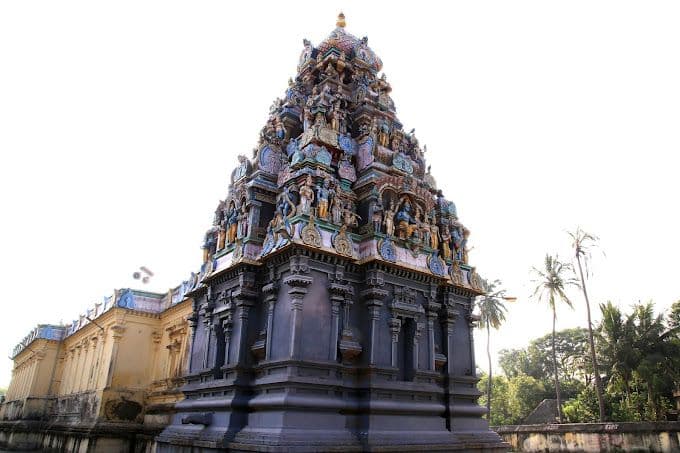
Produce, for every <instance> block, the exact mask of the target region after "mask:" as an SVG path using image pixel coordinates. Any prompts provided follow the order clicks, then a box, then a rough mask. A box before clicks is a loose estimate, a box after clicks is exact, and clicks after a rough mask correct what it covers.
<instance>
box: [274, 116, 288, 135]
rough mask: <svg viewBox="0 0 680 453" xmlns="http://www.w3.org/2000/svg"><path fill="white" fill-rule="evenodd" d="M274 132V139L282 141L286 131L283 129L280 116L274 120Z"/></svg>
mask: <svg viewBox="0 0 680 453" xmlns="http://www.w3.org/2000/svg"><path fill="white" fill-rule="evenodd" d="M274 130H275V133H276V138H278V139H280V140H283V139H284V138H285V137H286V129H285V128H284V127H283V120H282V119H281V115H276V117H275V118H274Z"/></svg>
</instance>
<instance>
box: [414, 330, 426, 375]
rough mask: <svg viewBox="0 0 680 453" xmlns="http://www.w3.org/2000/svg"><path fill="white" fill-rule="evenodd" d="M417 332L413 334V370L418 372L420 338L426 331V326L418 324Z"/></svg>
mask: <svg viewBox="0 0 680 453" xmlns="http://www.w3.org/2000/svg"><path fill="white" fill-rule="evenodd" d="M415 327H416V328H415V331H414V332H413V370H414V371H417V370H418V369H419V366H418V359H419V354H418V352H419V351H418V349H419V348H420V337H421V336H422V334H423V330H424V329H425V325H424V324H423V323H422V322H417V323H416V326H415Z"/></svg>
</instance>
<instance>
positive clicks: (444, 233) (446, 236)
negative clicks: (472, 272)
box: [440, 225, 451, 260]
mask: <svg viewBox="0 0 680 453" xmlns="http://www.w3.org/2000/svg"><path fill="white" fill-rule="evenodd" d="M440 234H441V238H442V244H441V245H442V258H444V259H445V260H450V259H451V233H450V231H449V227H448V226H447V225H444V227H443V228H442V229H441V232H440Z"/></svg>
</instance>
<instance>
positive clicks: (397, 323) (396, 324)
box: [389, 317, 401, 367]
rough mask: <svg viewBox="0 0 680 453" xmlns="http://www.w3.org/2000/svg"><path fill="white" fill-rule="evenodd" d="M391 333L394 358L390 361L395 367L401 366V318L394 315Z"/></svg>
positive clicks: (391, 322) (391, 321)
mask: <svg viewBox="0 0 680 453" xmlns="http://www.w3.org/2000/svg"><path fill="white" fill-rule="evenodd" d="M389 325H390V333H391V334H392V359H391V361H390V363H391V365H392V366H393V367H397V366H399V331H400V330H401V319H399V318H396V317H393V318H390V322H389Z"/></svg>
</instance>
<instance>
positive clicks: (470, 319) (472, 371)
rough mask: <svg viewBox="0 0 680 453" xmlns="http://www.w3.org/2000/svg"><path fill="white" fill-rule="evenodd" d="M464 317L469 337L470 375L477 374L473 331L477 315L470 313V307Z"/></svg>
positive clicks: (477, 319) (477, 318)
mask: <svg viewBox="0 0 680 453" xmlns="http://www.w3.org/2000/svg"><path fill="white" fill-rule="evenodd" d="M465 319H466V320H467V322H468V336H469V337H470V376H477V366H476V364H475V340H474V332H475V326H476V323H477V321H479V316H478V315H475V314H473V313H472V307H470V312H469V313H468V314H467V316H466V317H465Z"/></svg>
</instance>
